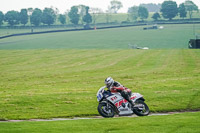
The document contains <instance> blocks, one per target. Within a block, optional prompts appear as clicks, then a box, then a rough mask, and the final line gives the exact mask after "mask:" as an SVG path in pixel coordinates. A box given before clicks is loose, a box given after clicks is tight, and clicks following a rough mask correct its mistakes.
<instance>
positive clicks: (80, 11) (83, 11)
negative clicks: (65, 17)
mask: <svg viewBox="0 0 200 133" xmlns="http://www.w3.org/2000/svg"><path fill="white" fill-rule="evenodd" d="M86 7H87V6H85V5H79V6H77V8H78V14H79V15H80V21H81V23H82V24H83V22H84V21H83V17H84V16H85V15H86Z"/></svg>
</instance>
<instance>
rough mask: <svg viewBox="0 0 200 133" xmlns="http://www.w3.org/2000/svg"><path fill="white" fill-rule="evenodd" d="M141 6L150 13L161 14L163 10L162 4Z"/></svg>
mask: <svg viewBox="0 0 200 133" xmlns="http://www.w3.org/2000/svg"><path fill="white" fill-rule="evenodd" d="M139 6H143V7H146V8H147V10H148V11H149V12H159V11H160V8H161V4H153V3H148V4H140V5H139Z"/></svg>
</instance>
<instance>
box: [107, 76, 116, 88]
mask: <svg viewBox="0 0 200 133" xmlns="http://www.w3.org/2000/svg"><path fill="white" fill-rule="evenodd" d="M113 83H114V80H113V79H112V78H111V77H108V78H106V79H105V85H106V87H107V88H109V87H111V86H112V85H113Z"/></svg>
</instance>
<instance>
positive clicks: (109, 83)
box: [105, 77, 134, 107]
mask: <svg viewBox="0 0 200 133" xmlns="http://www.w3.org/2000/svg"><path fill="white" fill-rule="evenodd" d="M105 85H106V87H107V88H108V90H109V91H111V92H112V93H116V92H119V93H120V94H121V96H122V97H123V98H124V99H126V100H127V101H128V102H129V103H130V104H131V105H132V107H133V106H134V103H133V101H132V100H131V99H130V97H131V94H132V92H131V90H130V89H128V88H126V87H124V86H123V85H121V84H120V83H119V82H117V81H114V80H113V79H112V78H111V77H108V78H106V79H105Z"/></svg>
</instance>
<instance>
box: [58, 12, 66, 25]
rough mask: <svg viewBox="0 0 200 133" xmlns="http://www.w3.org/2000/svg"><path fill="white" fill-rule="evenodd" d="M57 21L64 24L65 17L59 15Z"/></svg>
mask: <svg viewBox="0 0 200 133" xmlns="http://www.w3.org/2000/svg"><path fill="white" fill-rule="evenodd" d="M58 20H59V21H60V23H61V24H66V15H63V14H60V15H59V17H58Z"/></svg>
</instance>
